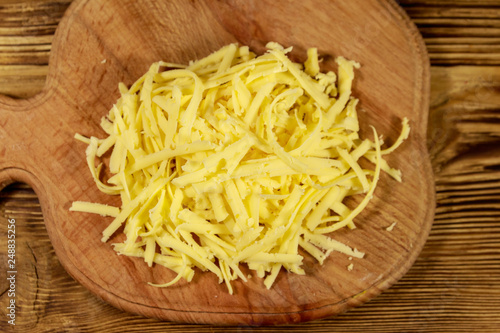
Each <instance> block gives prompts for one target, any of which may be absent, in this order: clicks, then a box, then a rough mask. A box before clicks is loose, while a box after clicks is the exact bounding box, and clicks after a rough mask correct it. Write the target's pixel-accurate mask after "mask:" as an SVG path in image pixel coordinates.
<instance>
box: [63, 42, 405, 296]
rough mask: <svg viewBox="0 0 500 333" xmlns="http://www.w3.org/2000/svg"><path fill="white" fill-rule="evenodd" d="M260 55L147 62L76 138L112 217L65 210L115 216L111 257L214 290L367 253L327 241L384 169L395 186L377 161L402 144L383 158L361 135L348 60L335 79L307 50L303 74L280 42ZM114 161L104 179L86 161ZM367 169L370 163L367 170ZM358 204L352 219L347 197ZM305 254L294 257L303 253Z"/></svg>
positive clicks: (86, 208)
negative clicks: (202, 280) (207, 276)
mask: <svg viewBox="0 0 500 333" xmlns="http://www.w3.org/2000/svg"><path fill="white" fill-rule="evenodd" d="M267 48H268V51H267V52H266V53H265V54H263V55H260V56H257V55H256V54H254V53H253V52H251V51H250V50H249V48H248V47H246V46H238V45H237V44H230V45H227V46H225V47H223V48H222V49H220V50H219V51H217V52H215V53H213V54H211V55H209V56H207V57H206V58H203V59H201V60H198V61H193V62H190V63H189V64H188V65H187V66H183V65H178V64H171V63H165V62H161V61H160V62H157V63H154V64H153V65H152V66H151V67H150V69H149V71H148V72H147V73H146V74H145V75H144V76H143V77H141V78H140V79H139V80H138V81H137V82H135V83H134V84H133V85H132V86H131V87H130V89H127V88H126V87H125V86H124V85H123V84H120V85H119V89H120V93H121V97H120V98H119V100H118V101H117V103H116V104H115V105H114V106H113V107H112V108H111V110H110V111H109V114H108V115H107V116H106V117H103V119H102V122H101V126H102V129H103V130H104V131H105V132H106V133H107V135H108V136H107V137H106V138H104V139H98V138H96V137H90V138H86V137H84V136H82V135H80V134H76V135H75V137H76V138H77V139H79V140H81V141H83V142H85V143H86V144H88V148H87V150H86V157H87V162H88V166H89V168H90V172H91V174H92V177H93V178H94V180H95V183H96V185H97V187H98V188H99V189H100V190H101V191H103V192H105V193H107V194H110V195H120V197H121V201H122V206H121V207H120V208H118V207H111V206H108V205H104V204H99V203H91V202H82V201H75V202H73V205H72V207H71V210H72V211H80V212H90V213H96V214H100V215H104V216H112V217H114V220H113V221H112V223H111V224H109V226H108V227H107V228H106V229H105V230H104V231H103V233H102V234H103V237H102V241H103V242H106V241H108V239H109V238H110V237H111V236H112V235H113V234H114V233H115V232H117V230H118V229H119V228H120V227H121V226H124V228H123V232H124V233H125V235H126V240H125V241H124V242H123V243H117V244H113V246H114V249H115V250H116V251H117V252H118V254H121V255H127V256H134V257H140V258H143V259H144V261H145V262H146V263H147V264H148V265H149V266H152V265H153V264H157V265H163V266H165V267H168V268H169V269H171V270H173V271H175V272H176V273H177V276H176V278H174V279H173V280H171V281H168V282H166V283H164V284H153V283H150V284H151V285H154V286H170V285H172V284H174V283H176V282H178V281H179V280H180V279H181V278H183V279H185V280H187V281H191V280H192V279H193V275H194V273H195V268H196V267H197V268H198V269H199V270H201V271H210V272H212V273H213V274H215V275H216V276H217V277H218V278H219V283H222V282H225V283H226V285H227V288H228V290H229V293H231V294H232V293H233V289H232V286H231V281H233V280H235V279H238V278H240V279H241V280H243V281H247V275H246V274H244V273H243V271H242V270H241V267H242V265H246V266H247V267H248V268H249V269H250V270H252V271H255V274H256V275H257V276H259V277H260V278H263V279H264V284H265V286H266V287H267V288H268V289H269V288H270V287H271V286H272V284H273V283H274V281H275V280H276V277H277V275H278V274H279V272H280V271H281V269H282V268H284V269H285V270H287V271H288V272H292V273H296V274H305V272H304V270H303V268H302V260H303V256H302V254H301V253H306V252H307V253H309V254H310V255H311V256H312V257H314V258H315V259H316V260H317V261H318V262H319V263H320V264H323V262H324V261H325V259H326V258H327V257H328V256H329V255H330V253H331V252H332V251H338V252H341V253H344V254H346V255H347V256H349V257H356V258H362V257H363V256H364V254H363V253H362V252H360V251H358V250H357V249H353V248H351V247H349V246H347V245H345V244H343V243H341V242H338V241H336V240H334V239H333V238H332V235H334V234H332V232H334V231H336V230H338V229H341V228H345V227H347V228H351V229H353V228H355V225H354V222H353V220H354V218H355V217H356V216H357V215H358V214H359V213H360V212H361V211H362V210H363V209H364V208H365V207H366V205H367V204H368V202H369V201H370V199H371V198H372V196H373V193H374V190H375V187H376V185H377V181H378V179H379V174H380V172H381V170H383V171H385V172H387V173H388V174H389V175H391V176H392V177H394V178H395V179H396V180H398V181H401V174H400V171H399V170H396V169H393V168H391V167H390V166H389V165H388V164H387V163H386V161H385V160H384V159H383V156H384V155H385V154H389V153H391V152H392V151H394V149H396V148H397V147H398V146H399V145H400V144H401V143H402V142H403V141H404V139H406V138H407V137H408V134H409V130H410V128H409V125H408V120H407V119H403V121H402V131H401V134H400V136H399V138H398V139H397V140H396V141H395V143H394V144H393V145H392V146H391V147H389V148H386V149H382V148H381V145H382V144H383V143H382V142H381V139H379V137H378V135H377V132H376V131H375V129H374V128H373V127H372V129H373V141H372V140H370V139H362V138H360V136H359V122H358V116H357V113H356V105H357V103H358V100H357V99H356V98H353V97H352V96H351V86H352V82H353V78H354V69H355V68H358V67H359V64H357V63H356V62H354V61H349V60H346V59H344V58H343V57H338V58H337V59H336V62H337V64H338V77H337V75H336V74H335V73H333V72H328V73H322V72H320V70H319V69H320V67H319V63H320V60H319V58H318V53H317V49H315V48H311V49H309V50H308V52H307V61H306V62H305V63H304V64H303V65H302V64H298V63H294V62H292V61H291V60H290V59H289V58H288V56H287V53H289V52H290V51H291V48H288V49H284V48H283V47H282V46H281V45H279V44H277V43H272V42H271V43H269V44H268V45H267ZM109 150H111V154H110V161H109V165H108V167H109V171H110V173H111V174H112V175H113V176H112V177H111V178H109V179H107V181H102V180H101V177H100V172H101V169H102V166H103V164H102V163H101V164H99V165H97V166H96V165H95V160H96V159H98V158H100V157H102V156H103V155H104V154H105V153H106V152H108V151H109ZM361 158H365V159H367V160H368V161H371V162H372V163H373V165H374V169H373V170H368V169H364V168H362V167H361V166H360V164H359V163H358V161H359V160H360V159H361ZM358 194H364V197H363V199H362V200H361V202H360V203H359V205H358V206H357V207H355V208H354V209H350V208H348V207H347V206H346V205H345V204H344V203H343V202H344V200H345V198H347V197H349V196H353V195H358ZM300 249H302V250H300Z"/></svg>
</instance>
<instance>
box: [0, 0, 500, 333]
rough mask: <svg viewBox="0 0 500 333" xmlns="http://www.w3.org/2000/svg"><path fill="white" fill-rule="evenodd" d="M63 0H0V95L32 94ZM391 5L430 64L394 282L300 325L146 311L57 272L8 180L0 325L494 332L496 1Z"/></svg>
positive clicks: (497, 260) (499, 222)
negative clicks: (420, 162) (410, 223)
mask: <svg viewBox="0 0 500 333" xmlns="http://www.w3.org/2000/svg"><path fill="white" fill-rule="evenodd" d="M70 3H71V1H69V0H37V1H34V0H32V1H22V0H0V93H1V94H6V95H10V96H14V97H17V98H26V97H30V96H33V95H35V94H36V93H38V92H40V90H41V89H42V88H43V86H44V83H45V77H46V73H47V68H48V60H49V54H50V49H51V41H52V38H53V34H54V31H55V29H56V27H57V24H58V22H59V20H60V19H61V17H62V15H63V14H64V12H65V10H66V9H67V7H68V5H69V4H70ZM399 3H400V5H401V6H402V7H403V8H404V9H405V10H406V12H407V13H408V15H409V16H410V17H411V19H412V20H413V21H414V22H415V24H416V25H417V27H418V28H419V30H420V31H421V33H422V35H423V37H424V40H425V43H426V45H427V48H428V52H429V56H430V60H431V65H432V67H431V74H432V79H431V80H432V82H431V99H430V114H429V128H428V147H429V151H430V155H431V160H432V164H433V168H434V173H435V175H434V176H435V180H436V195H437V207H436V216H435V222H434V225H433V228H432V230H431V233H430V236H429V239H428V241H427V243H426V246H425V247H424V249H423V251H422V253H421V254H420V256H419V258H418V259H417V261H416V263H415V264H414V266H413V267H412V268H411V269H410V271H409V272H408V273H407V274H406V275H405V276H404V277H403V278H402V279H401V280H400V281H399V282H398V283H396V284H395V285H394V286H393V287H391V288H390V289H389V290H387V291H385V292H384V293H382V294H381V295H380V296H378V297H377V298H375V299H373V300H372V301H370V302H368V303H366V304H365V305H363V306H361V307H359V308H356V309H353V310H351V311H349V312H347V313H345V314H342V315H339V316H336V317H332V318H327V319H324V320H319V321H314V322H309V323H304V324H301V325H290V326H279V327H227V326H210V325H186V324H179V323H170V322H160V321H157V320H153V319H145V318H142V317H139V316H135V315H131V314H128V313H124V312H121V311H119V310H117V309H115V308H113V307H111V306H110V305H108V304H106V303H103V302H102V301H100V300H99V299H97V298H96V297H94V296H93V295H92V294H90V293H89V292H88V291H87V290H86V289H84V288H83V287H82V286H81V285H79V284H78V283H77V282H75V281H74V280H73V279H72V278H71V277H70V276H69V275H68V274H67V273H66V272H65V270H64V269H63V268H62V266H61V265H60V264H59V262H58V259H57V257H56V256H55V254H54V251H53V249H52V246H51V243H50V241H49V238H48V236H47V233H46V231H45V227H44V220H43V216H42V213H41V209H40V205H39V202H38V199H37V197H36V195H35V194H34V192H33V191H32V190H31V189H30V188H29V187H28V186H26V185H23V184H12V185H9V186H8V187H6V188H5V189H3V191H1V192H0V254H1V257H0V331H2V332H5V331H19V332H124V331H125V332H136V331H137V332H139V331H140V332H170V331H172V332H174V331H175V332H234V331H241V332H246V331H249V332H269V331H273V332H275V331H276V332H279V331H283V332H284V331H297V332H299V331H300V332H303V331H308V332H332V331H335V332H500V1H499V0H402V1H399ZM360 36H361V35H360ZM1 145H2V143H1V138H0V146H1ZM20 149H21V148H20ZM12 219H15V221H16V222H15V223H16V240H17V242H16V269H17V271H18V272H19V274H18V275H17V280H16V285H15V287H16V291H15V292H16V301H17V303H16V305H17V311H16V321H15V324H16V325H15V326H12V325H10V324H9V323H8V322H7V321H8V320H9V318H8V317H7V313H8V309H7V306H8V302H9V295H8V292H9V288H10V287H9V281H8V280H7V276H6V274H7V271H8V267H7V266H8V264H7V262H8V250H7V249H8V246H7V243H8V242H7V240H8V238H7V237H8V231H7V230H8V225H9V220H12Z"/></svg>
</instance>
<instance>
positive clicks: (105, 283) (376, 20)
mask: <svg viewBox="0 0 500 333" xmlns="http://www.w3.org/2000/svg"><path fill="white" fill-rule="evenodd" d="M235 41H237V42H239V43H241V44H245V45H249V46H250V47H251V48H252V49H253V50H254V51H255V52H257V53H259V52H262V50H263V49H264V48H263V47H264V45H265V44H266V43H267V42H268V41H276V42H279V43H280V44H282V45H284V46H294V51H293V52H292V56H293V57H294V58H295V60H297V61H303V60H304V58H305V50H306V49H307V48H308V47H318V49H319V53H320V54H321V55H322V57H323V59H324V61H323V63H322V66H323V69H324V70H331V69H333V70H335V65H334V60H333V59H334V57H335V56H338V55H343V56H345V57H346V58H350V59H354V60H356V61H358V62H359V63H361V65H362V67H361V68H360V69H359V70H357V71H356V79H355V84H354V95H355V96H356V97H358V98H359V99H360V104H359V111H360V117H361V119H360V121H361V123H362V126H363V132H362V133H365V132H366V133H368V131H367V129H368V126H369V125H374V126H375V127H376V128H377V130H378V132H379V133H382V134H384V140H385V142H386V143H387V144H390V143H391V142H393V141H394V140H395V138H396V137H397V135H398V134H399V130H400V122H401V119H402V118H403V117H408V118H409V119H410V124H411V127H412V131H411V134H410V137H409V139H408V141H407V142H405V144H404V145H403V146H402V147H401V148H400V149H399V150H398V151H397V153H396V154H393V155H391V156H390V157H389V158H388V162H389V163H390V164H392V165H394V166H397V167H399V168H400V169H401V170H402V172H403V179H404V181H403V183H401V184H400V183H397V182H395V181H394V180H392V179H391V178H390V177H388V176H387V175H382V177H381V180H380V182H379V187H378V188H377V190H376V192H375V197H374V199H373V200H372V201H371V203H370V205H369V206H368V208H367V209H366V210H365V211H364V212H363V213H362V215H360V216H359V217H358V218H357V220H356V224H357V226H358V228H357V229H356V230H354V231H347V230H346V231H343V230H342V231H338V232H336V235H335V238H336V239H338V240H340V241H342V242H345V243H346V244H348V245H350V246H352V247H356V248H358V249H359V250H361V251H363V252H366V256H365V258H364V259H359V260H355V261H349V260H348V258H347V257H346V256H344V255H337V254H332V255H331V256H330V257H329V259H328V260H327V261H326V262H325V264H324V265H323V266H321V265H319V264H318V263H316V262H315V261H314V260H313V259H312V258H311V257H309V256H306V257H305V259H304V268H305V270H306V272H307V275H305V276H298V275H295V274H286V273H284V272H283V273H281V274H280V275H279V277H278V280H277V281H276V283H275V285H274V286H273V288H272V289H271V290H266V289H265V287H264V286H263V283H262V280H260V279H258V278H257V277H254V278H252V279H250V280H249V282H247V283H244V282H235V283H234V284H233V286H234V289H235V294H234V295H229V294H228V293H227V290H226V287H225V286H224V285H223V284H221V285H219V284H218V283H217V279H216V277H214V276H212V275H213V274H203V273H201V272H197V274H196V276H195V279H194V280H193V282H191V283H185V282H180V283H178V284H177V285H175V286H173V287H170V288H165V289H158V288H155V287H151V286H149V285H148V284H147V282H158V283H161V282H164V281H167V280H170V279H171V278H173V277H174V273H172V272H170V271H168V270H167V269H164V268H162V267H154V268H152V269H151V268H148V267H147V265H146V264H144V263H143V262H141V260H140V259H135V258H128V257H123V256H117V255H116V253H115V252H114V251H113V249H112V246H111V243H113V242H114V241H116V240H117V239H119V238H121V236H120V235H117V236H115V238H114V239H111V240H110V241H109V242H108V243H102V242H101V241H100V238H101V232H102V230H103V229H104V228H105V227H106V226H107V224H108V223H109V222H110V221H111V219H110V218H102V217H98V216H97V217H96V216H92V215H89V214H80V213H71V212H69V211H68V208H69V207H70V205H71V202H72V201H74V200H87V201H97V202H103V203H110V204H114V205H119V198H116V197H113V198H109V197H107V196H106V195H104V194H102V193H100V192H99V191H98V190H97V189H96V187H95V186H94V183H93V180H92V178H91V176H90V174H89V172H88V169H87V166H86V163H85V158H84V150H85V145H83V144H82V143H80V142H78V141H76V140H74V139H73V136H74V134H75V132H78V133H82V134H84V135H95V136H101V137H103V136H104V133H103V132H102V131H101V130H100V127H99V123H100V119H101V117H102V116H103V115H105V114H107V112H108V110H109V108H110V107H111V106H112V104H113V103H114V102H115V101H116V99H117V98H118V96H119V93H118V82H124V83H126V84H127V85H129V84H131V83H132V82H134V81H135V80H136V79H137V78H138V77H139V76H141V75H142V74H143V73H144V72H145V71H146V70H147V69H148V68H149V65H150V64H151V63H152V62H155V61H158V60H165V61H169V62H179V63H187V62H188V61H189V60H192V59H199V58H201V57H203V56H206V55H208V54H209V53H211V52H213V51H215V50H217V49H219V48H220V47H222V46H223V45H226V44H228V43H231V42H235ZM428 66H429V65H428V60H427V55H426V52H425V47H424V45H423V43H422V40H421V38H420V36H419V34H418V32H417V30H416V29H415V27H414V26H413V25H412V24H411V22H410V21H409V20H408V18H407V17H406V16H405V14H404V13H403V11H402V10H401V9H400V8H399V7H398V6H397V4H396V3H395V2H393V1H375V0H355V1H354V0H351V1H331V0H330V1H327V0H300V1H279V2H278V1H272V0H259V1H257V0H255V1H244V0H233V1H215V0H207V1H183V0H171V1H162V2H155V1H146V0H130V1H123V0H120V1H118V0H111V1H108V0H107V1H103V0H87V1H83V0H82V1H76V2H75V3H73V4H72V5H71V7H70V9H69V10H68V12H67V13H66V15H65V17H64V18H63V20H62V21H61V23H60V26H59V28H58V30H57V33H56V35H55V38H54V42H53V48H52V53H51V58H50V66H49V74H48V78H47V83H46V87H45V89H44V91H43V92H42V93H41V94H39V95H37V96H35V97H33V98H31V99H28V100H14V99H10V98H7V97H3V96H2V97H1V98H0V125H1V128H0V140H1V145H0V188H2V187H4V186H6V185H7V184H9V183H11V182H14V181H22V182H26V183H28V184H29V185H31V186H32V187H33V188H34V190H35V191H36V193H37V195H38V196H39V199H40V202H41V206H42V209H43V214H44V218H45V223H46V228H47V231H48V233H49V236H50V239H51V241H52V243H53V246H54V249H55V251H56V254H57V256H58V258H59V260H60V261H61V263H62V264H63V265H64V267H65V268H66V270H67V271H68V272H69V273H70V274H71V275H72V276H73V277H74V278H75V279H76V280H77V281H79V282H80V283H81V284H82V285H84V286H85V287H86V288H88V289H89V290H90V291H92V292H93V293H94V294H95V295H97V296H98V297H100V298H102V299H104V300H106V301H107V302H109V303H111V304H113V305H114V306H116V307H118V308H121V309H124V310H126V311H131V312H134V313H139V314H142V315H145V316H150V317H157V318H161V319H166V320H175V321H185V322H195V323H221V324H240V323H243V324H280V323H292V322H300V321H305V320H312V319H318V318H322V317H325V316H330V315H334V314H337V313H340V312H342V311H345V310H346V309H348V308H350V307H353V306H357V305H359V304H362V303H363V302H366V301H368V300H369V299H371V298H373V297H374V296H376V295H377V294H379V293H380V292H381V291H383V290H384V289H386V288H388V287H389V286H390V285H391V284H393V283H394V282H395V281H396V280H397V279H399V278H400V277H401V276H402V275H403V274H404V273H405V272H406V271H407V270H408V269H409V268H410V266H411V265H412V263H413V262H414V260H415V259H416V257H417V255H418V253H419V252H420V250H421V248H422V246H423V244H424V242H425V240H426V237H427V234H428V232H429V229H430V226H431V224H432V220H433V215H434V206H435V198H434V183H433V176H432V171H431V168H430V163H429V158H428V154H427V151H426V145H425V139H426V128H427V117H428V98H429V68H428ZM394 222H396V223H397V224H396V226H395V227H394V229H393V230H392V231H388V230H386V228H387V227H388V226H390V225H391V224H392V223H394ZM350 263H354V269H353V270H352V271H349V270H347V266H348V265H349V264H350Z"/></svg>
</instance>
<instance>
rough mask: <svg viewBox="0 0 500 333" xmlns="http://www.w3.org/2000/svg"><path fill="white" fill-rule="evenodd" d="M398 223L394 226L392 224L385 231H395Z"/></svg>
mask: <svg viewBox="0 0 500 333" xmlns="http://www.w3.org/2000/svg"><path fill="white" fill-rule="evenodd" d="M396 224H397V222H394V223H393V224H391V225H390V226H388V227H387V228H385V230H387V231H392V230H393V229H394V227H395V226H396Z"/></svg>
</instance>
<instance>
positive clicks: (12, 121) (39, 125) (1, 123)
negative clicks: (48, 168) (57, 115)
mask: <svg viewBox="0 0 500 333" xmlns="http://www.w3.org/2000/svg"><path fill="white" fill-rule="evenodd" d="M51 95H52V94H51V93H50V91H49V90H47V89H44V90H43V91H42V92H40V93H39V94H37V95H35V96H33V97H30V98H27V99H16V98H12V97H9V96H5V95H0V142H1V144H0V190H1V189H3V188H4V187H5V186H7V185H9V184H11V183H13V182H16V181H20V182H24V183H27V184H29V185H31V186H32V187H37V188H40V186H39V185H40V183H38V182H37V178H36V176H35V173H36V172H35V173H33V171H34V170H37V169H39V168H41V167H42V165H40V164H39V165H38V167H37V165H36V164H37V162H38V161H37V159H36V158H35V156H37V155H38V154H34V152H36V151H37V150H39V149H40V148H41V146H42V145H43V144H44V141H45V140H44V139H42V138H40V137H38V136H37V134H38V133H40V130H41V129H44V128H45V129H46V128H48V127H49V126H48V122H50V119H51V117H50V115H49V114H47V112H46V110H47V109H49V108H48V105H49V104H51V103H53V102H52V101H51Z"/></svg>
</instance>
